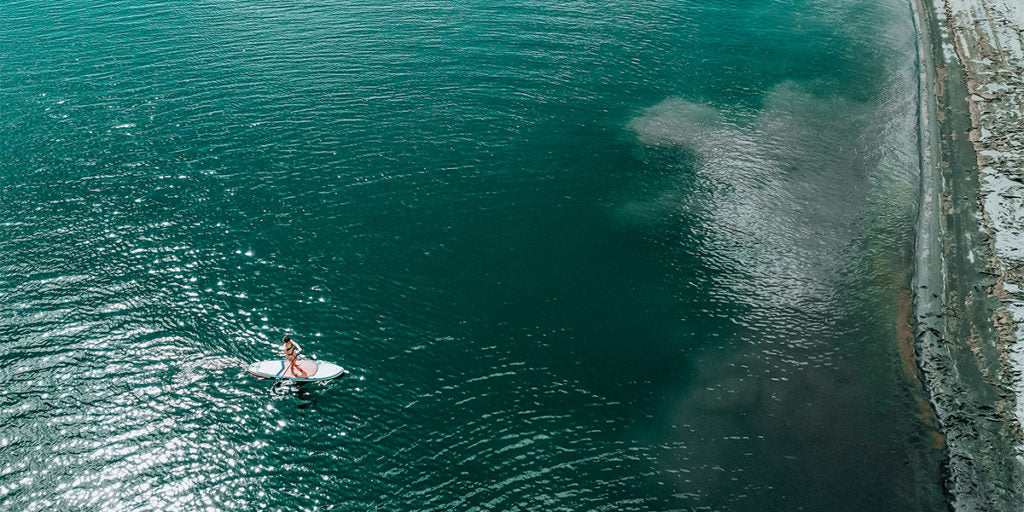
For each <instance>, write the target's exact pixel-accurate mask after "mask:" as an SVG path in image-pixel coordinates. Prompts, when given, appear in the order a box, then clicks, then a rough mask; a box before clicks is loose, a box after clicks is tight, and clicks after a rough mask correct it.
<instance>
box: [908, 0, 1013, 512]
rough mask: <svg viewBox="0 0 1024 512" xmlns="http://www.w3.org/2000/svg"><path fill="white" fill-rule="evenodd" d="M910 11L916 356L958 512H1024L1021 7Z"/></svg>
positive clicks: (926, 5)
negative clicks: (915, 104) (917, 168)
mask: <svg viewBox="0 0 1024 512" xmlns="http://www.w3.org/2000/svg"><path fill="white" fill-rule="evenodd" d="M912 4H913V5H914V11H915V22H916V25H917V29H918V34H919V42H920V45H919V50H920V63H921V82H920V84H921V86H920V97H921V110H920V116H921V117H920V119H921V126H920V134H921V176H922V191H921V203H920V214H919V219H918V234H917V242H916V252H917V254H916V260H917V263H916V269H915V290H914V313H915V315H914V326H915V350H916V351H917V354H918V358H917V361H918V364H919V366H920V369H921V373H922V376H923V379H922V380H923V381H924V382H925V384H926V386H927V388H928V390H929V393H930V394H931V399H932V403H933V405H934V407H935V410H936V413H937V415H938V418H939V422H940V423H941V426H942V430H943V433H944V434H945V435H946V441H947V450H948V452H949V459H948V474H949V476H948V481H947V484H946V486H947V489H948V490H949V492H950V494H951V499H952V502H953V505H954V508H955V509H957V510H986V511H987V510H993V511H999V510H1014V511H1019V510H1024V508H1022V507H1024V459H1022V457H1021V456H1022V453H1024V448H1022V444H1024V436H1022V432H1024V429H1022V426H1024V382H1022V370H1024V350H1022V349H1024V342H1022V341H1021V340H1022V339H1024V293H1022V287H1024V166H1022V164H1024V137H1022V136H1021V134H1022V133H1024V120H1022V119H1024V117H1022V116H1024V110H1022V108H1021V107H1024V105H1022V103H1024V94H1022V92H1024V2H1021V0H912ZM1018 4H1019V5H1018Z"/></svg>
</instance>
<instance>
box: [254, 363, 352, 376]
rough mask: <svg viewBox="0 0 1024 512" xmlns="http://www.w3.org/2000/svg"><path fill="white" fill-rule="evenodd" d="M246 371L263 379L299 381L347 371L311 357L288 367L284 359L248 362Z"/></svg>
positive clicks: (336, 374) (339, 374)
mask: <svg viewBox="0 0 1024 512" xmlns="http://www.w3.org/2000/svg"><path fill="white" fill-rule="evenodd" d="M246 371H248V372H249V373H251V374H253V375H255V376H257V377H262V378H264V379H288V380H294V381H299V382H314V381H322V380H331V379H336V378H338V377H341V376H344V375H345V374H347V373H348V371H346V370H345V369H344V368H342V367H340V366H338V365H336V364H334V363H325V362H323V361H314V360H312V359H302V360H300V361H297V362H296V363H295V367H294V368H288V361H285V360H284V359H275V360H273V361H260V362H258V363H253V364H250V365H249V367H248V368H246Z"/></svg>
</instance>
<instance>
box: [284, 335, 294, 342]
mask: <svg viewBox="0 0 1024 512" xmlns="http://www.w3.org/2000/svg"><path fill="white" fill-rule="evenodd" d="M291 340H292V339H291V338H289V337H288V336H285V337H284V340H282V341H284V342H285V343H288V342H289V341H291Z"/></svg>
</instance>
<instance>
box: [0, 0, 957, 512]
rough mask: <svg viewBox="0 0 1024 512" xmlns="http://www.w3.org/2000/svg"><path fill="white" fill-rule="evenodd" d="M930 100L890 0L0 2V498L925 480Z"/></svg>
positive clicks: (886, 495) (418, 497)
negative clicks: (917, 281) (919, 333)
mask: <svg viewBox="0 0 1024 512" xmlns="http://www.w3.org/2000/svg"><path fill="white" fill-rule="evenodd" d="M916 94H917V63H916V46H915V34H914V27H913V23H912V17H911V11H910V7H909V5H908V4H907V3H906V2H905V1H902V0H786V1H781V0H779V1H767V2H764V1H761V2H753V1H742V0H701V1H696V0H691V1H683V2H669V1H651V0H633V1H629V2H583V1H565V2H543V1H538V0H521V1H507V2H489V1H478V0H470V1H467V2H450V1H439V0H425V1H410V0H394V1H388V2H378V1H351V0H324V1H318V2H300V1H295V0H277V1H273V2H269V1H267V2H257V1H251V0H217V1H213V0H194V1H183V2H182V1H175V2H158V1H154V2H140V1H125V0H113V1H106V0H105V1H102V2H101V1H98V0H68V1H66V2H57V3H54V2H43V1H26V0H7V1H5V2H3V3H2V4H0V191H2V195H0V360H2V364H0V388H2V390H3V393H2V394H0V404H2V407H0V509H3V510H24V511H34V510H71V509H74V510H97V511H99V510H102V511H139V510H153V511H158V510H159V511H165V510H182V511H190V510H322V511H327V510H338V511H342V510H345V511H349V510H351V511H364V510H380V511H394V510H417V511H422V510H503V511H512V510H522V511H540V510H545V511H554V510H566V511H569V510H572V511H577V510H607V511H630V510H636V511H641V510H723V511H765V510H830V511H841V510H849V511H863V510H928V511H934V510H942V509H944V508H945V507H946V505H945V495H944V491H943V473H942V467H943V466H942V464H943V454H944V452H943V444H942V437H941V435H940V434H939V433H938V432H937V431H936V425H935V420H934V416H933V415H932V414H931V409H930V407H929V406H928V403H927V401H926V396H925V395H923V392H922V391H921V388H920V384H919V383H918V382H917V380H916V372H915V367H914V361H913V355H912V351H911V350H909V349H908V347H909V346H910V345H909V341H908V339H907V336H908V332H909V330H908V329H907V328H906V325H907V321H908V318H909V315H910V313H909V297H910V294H909V291H908V287H909V283H910V279H911V271H912V264H913V258H912V256H913V233H914V219H915V212H916V207H917V201H918V194H919V170H918V155H917V140H918V134H917V98H916ZM285 334H289V335H291V336H293V337H294V338H295V339H296V341H298V342H299V343H300V344H301V345H302V347H303V349H304V352H303V354H304V355H307V356H310V357H316V358H319V359H322V360H325V361H332V362H335V363H338V364H341V365H343V366H345V367H346V368H349V369H350V370H351V374H350V375H348V376H347V377H345V378H343V379H340V380H337V381H333V382H330V383H327V384H314V385H302V386H299V385H295V384H288V383H276V384H275V383H274V382H271V381H266V380H260V379H256V378H254V377H251V376H249V375H248V374H247V373H246V372H245V371H244V367H245V365H247V364H248V363H250V362H254V361H258V360H261V359H274V358H276V357H277V350H278V346H279V345H278V344H279V340H280V338H281V336H283V335H285Z"/></svg>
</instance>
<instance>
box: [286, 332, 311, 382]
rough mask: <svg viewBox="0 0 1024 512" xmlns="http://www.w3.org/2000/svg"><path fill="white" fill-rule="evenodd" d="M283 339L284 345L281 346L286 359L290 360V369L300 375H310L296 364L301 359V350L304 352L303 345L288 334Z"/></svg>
mask: <svg viewBox="0 0 1024 512" xmlns="http://www.w3.org/2000/svg"><path fill="white" fill-rule="evenodd" d="M283 341H284V346H283V347H281V351H282V352H283V353H284V359H285V360H286V361H288V371H289V372H290V373H292V374H293V375H296V376H298V377H308V375H306V371H305V370H303V369H302V368H301V367H299V366H296V365H295V362H296V361H298V360H299V352H302V347H300V346H299V344H298V343H295V342H294V341H292V339H291V338H289V337H288V336H285V337H284V340H283Z"/></svg>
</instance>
